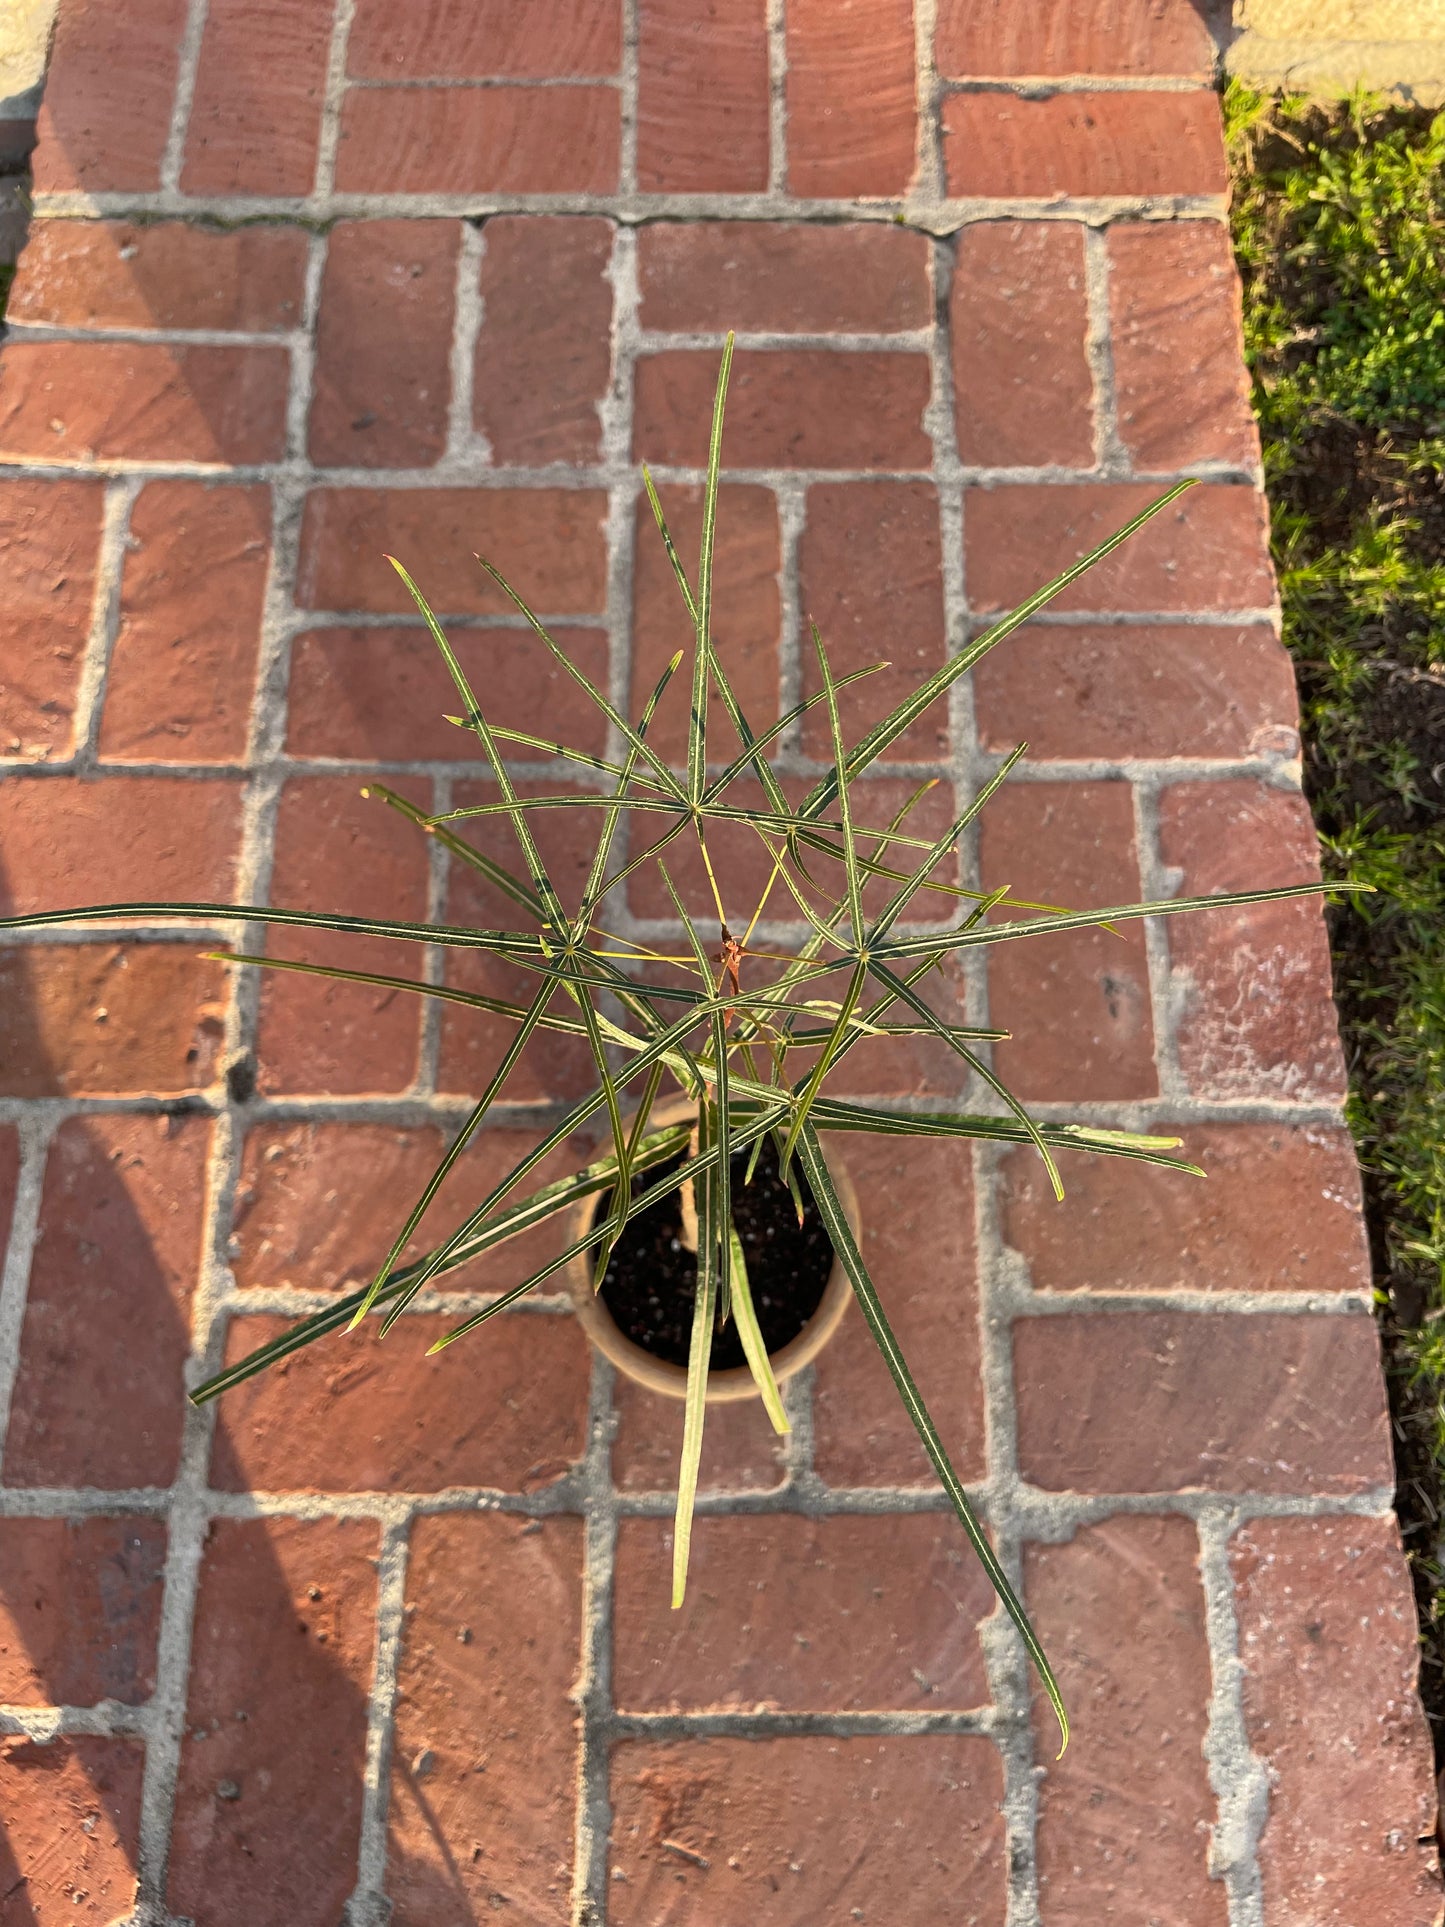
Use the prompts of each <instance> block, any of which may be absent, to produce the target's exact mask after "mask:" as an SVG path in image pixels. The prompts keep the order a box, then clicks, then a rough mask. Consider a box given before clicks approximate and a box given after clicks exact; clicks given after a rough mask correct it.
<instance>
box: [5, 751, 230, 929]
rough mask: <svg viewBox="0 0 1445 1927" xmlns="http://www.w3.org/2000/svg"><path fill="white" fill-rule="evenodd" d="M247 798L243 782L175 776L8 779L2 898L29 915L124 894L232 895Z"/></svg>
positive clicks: (9, 909)
mask: <svg viewBox="0 0 1445 1927" xmlns="http://www.w3.org/2000/svg"><path fill="white" fill-rule="evenodd" d="M240 800H241V799H240V793H239V789H238V787H237V785H236V784H235V783H234V782H230V781H222V780H207V781H205V782H189V781H187V780H186V779H184V778H180V777H174V776H108V777H101V778H99V779H97V780H95V781H89V782H87V781H85V780H83V779H80V778H76V777H69V776H63V777H50V778H39V777H37V778H35V779H33V780H31V781H28V782H27V781H26V780H25V779H24V778H17V779H16V780H14V781H12V782H8V783H5V784H3V785H0V848H3V850H4V852H5V859H4V867H3V871H0V905H3V906H4V913H5V915H7V916H25V915H28V914H29V913H31V912H33V911H37V910H68V909H71V908H74V907H77V906H79V905H81V904H86V903H107V902H114V901H116V900H117V898H120V897H124V898H125V899H126V900H130V899H131V898H162V897H164V898H167V899H169V900H172V901H194V900H196V899H201V900H204V901H209V902H216V901H218V900H219V901H226V900H227V899H229V897H230V895H231V890H232V886H233V882H234V876H235V869H234V865H235V858H236V846H237V841H238V837H239V832H240V823H239V816H240Z"/></svg>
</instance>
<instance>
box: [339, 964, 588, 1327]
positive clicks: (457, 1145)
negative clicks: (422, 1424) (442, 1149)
mask: <svg viewBox="0 0 1445 1927" xmlns="http://www.w3.org/2000/svg"><path fill="white" fill-rule="evenodd" d="M555 989H556V986H555V984H553V983H543V984H542V986H541V988H540V989H539V990H538V992H537V994H536V996H535V997H534V998H533V999H532V1003H531V1006H530V1008H529V1009H528V1010H527V1012H526V1014H525V1015H524V1017H523V1018H522V1021H521V1023H520V1024H518V1026H517V1028H516V1030H515V1032H514V1033H513V1035H512V1038H511V1040H510V1042H509V1043H508V1045H507V1048H506V1050H505V1051H504V1052H503V1053H502V1061H501V1063H500V1064H499V1065H498V1066H497V1068H496V1070H495V1071H494V1072H493V1073H492V1076H491V1079H490V1081H489V1082H488V1084H487V1087H486V1089H485V1090H484V1091H483V1092H482V1094H481V1096H480V1097H479V1098H478V1099H477V1101H476V1103H475V1104H474V1105H473V1107H472V1111H471V1115H470V1116H469V1117H468V1118H467V1121H466V1123H465V1124H463V1126H462V1128H461V1130H460V1131H458V1133H457V1135H456V1138H455V1139H454V1140H453V1142H452V1145H451V1147H450V1149H449V1150H448V1151H447V1154H446V1156H445V1157H444V1158H443V1159H442V1161H441V1163H440V1164H439V1165H438V1166H437V1168H436V1170H435V1171H433V1172H432V1174H431V1177H430V1178H429V1179H428V1180H427V1184H426V1188H425V1190H424V1191H423V1192H422V1194H421V1196H420V1198H418V1199H417V1201H416V1203H415V1205H413V1207H412V1209H411V1212H410V1214H409V1216H408V1217H407V1221H406V1223H405V1224H404V1225H403V1226H402V1228H401V1230H400V1231H399V1232H398V1233H397V1235H396V1238H395V1240H394V1242H393V1244H392V1247H391V1250H390V1251H389V1252H388V1253H387V1254H386V1260H385V1262H384V1263H383V1265H382V1267H381V1269H380V1270H379V1271H378V1272H377V1274H376V1276H375V1277H374V1278H373V1279H372V1281H371V1285H370V1287H369V1289H368V1290H367V1293H366V1296H365V1297H364V1298H363V1299H362V1301H361V1303H360V1305H358V1307H357V1309H356V1313H355V1316H354V1317H353V1318H352V1321H351V1329H352V1330H353V1331H354V1330H355V1328H356V1327H357V1326H358V1325H359V1324H360V1323H361V1321H362V1319H363V1318H364V1317H365V1316H366V1314H367V1313H368V1312H369V1311H370V1310H371V1308H372V1306H373V1305H374V1304H375V1303H376V1301H377V1298H378V1297H379V1295H380V1293H381V1289H382V1287H383V1285H385V1283H386V1281H387V1279H388V1278H389V1277H390V1275H391V1269H392V1266H393V1265H394V1264H395V1263H396V1262H397V1260H398V1259H399V1258H400V1257H401V1254H402V1252H403V1251H405V1249H406V1247H407V1245H408V1244H409V1243H410V1241H411V1235H412V1233H413V1232H414V1231H415V1230H416V1228H417V1226H418V1225H419V1224H420V1223H421V1221H422V1218H423V1217H424V1216H425V1215H426V1211H427V1208H428V1206H429V1205H430V1204H431V1201H432V1199H433V1198H434V1197H435V1196H436V1194H437V1192H438V1191H439V1190H440V1189H441V1187H442V1185H443V1184H444V1183H445V1182H446V1178H447V1174H448V1172H449V1171H451V1169H452V1168H453V1166H454V1165H455V1164H456V1161H457V1159H458V1158H459V1157H460V1156H461V1155H462V1153H463V1151H465V1150H466V1148H467V1146H468V1145H469V1144H470V1143H471V1141H472V1139H473V1138H474V1137H475V1136H476V1134H477V1131H478V1129H479V1128H480V1126H481V1123H482V1120H483V1118H485V1117H486V1115H487V1112H488V1111H489V1110H490V1109H491V1108H492V1105H493V1104H494V1103H495V1102H496V1100H497V1098H498V1097H499V1096H500V1094H501V1090H502V1086H503V1085H504V1084H505V1083H506V1081H507V1079H508V1078H509V1077H510V1076H511V1074H512V1072H513V1070H514V1069H515V1068H516V1064H517V1060H518V1059H519V1058H520V1057H521V1055H522V1052H523V1050H524V1049H525V1048H526V1044H527V1039H528V1038H529V1037H530V1036H531V1035H532V1032H533V1031H534V1030H535V1029H536V1028H537V1025H538V1023H539V1021H540V1020H541V1016H542V1012H543V1010H544V1009H545V1008H546V1006H547V1004H548V1002H549V1001H550V999H551V997H552V995H553V992H554V990H555ZM417 1289H418V1290H420V1286H418V1287H417ZM415 1295H416V1294H415V1292H412V1293H408V1292H405V1291H404V1292H402V1293H401V1294H400V1295H399V1297H398V1298H397V1300H396V1302H395V1303H394V1304H393V1306H392V1307H391V1309H390V1311H389V1312H388V1313H387V1315H386V1317H385V1318H384V1319H383V1320H382V1325H381V1335H382V1337H383V1338H385V1336H386V1334H387V1333H388V1332H389V1331H390V1330H391V1328H392V1326H393V1325H394V1324H395V1322H396V1320H397V1319H398V1318H399V1317H400V1315H401V1314H402V1312H403V1311H405V1309H406V1307H407V1306H408V1305H409V1304H410V1303H411V1300H412V1298H413V1297H414V1296H415Z"/></svg>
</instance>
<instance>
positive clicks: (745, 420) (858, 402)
mask: <svg viewBox="0 0 1445 1927" xmlns="http://www.w3.org/2000/svg"><path fill="white" fill-rule="evenodd" d="M716 387H717V356H716V354H714V352H713V351H712V350H711V349H703V350H698V349H683V348H678V349H671V350H668V351H666V352H664V353H662V354H655V355H644V356H643V357H642V359H641V360H640V361H639V362H638V364H637V399H636V410H635V415H634V426H633V438H632V439H633V447H634V449H635V451H636V453H637V454H638V455H639V456H640V457H641V458H642V459H643V460H645V461H649V462H655V463H658V464H659V465H661V464H662V463H676V464H677V465H679V466H687V467H690V468H702V467H704V466H705V465H706V462H707V441H708V425H709V423H710V421H711V419H712V401H713V393H714V391H715V389H716ZM928 393H929V371H928V362H927V360H926V359H925V358H924V356H922V355H909V354H892V353H881V354H880V353H874V352H868V351H857V352H848V353H839V352H837V351H836V350H832V349H817V348H792V349H788V350H787V351H781V350H767V349H764V350H761V351H759V350H752V351H749V350H746V349H744V350H743V351H741V352H740V353H739V354H737V355H736V356H735V357H734V358H733V368H732V381H731V384H730V386H729V388H728V414H727V428H726V431H725V433H724V437H723V464H724V466H725V467H727V468H882V469H888V468H926V467H928V466H929V464H930V463H931V461H932V447H931V444H930V442H929V440H928V437H927V435H926V434H925V433H924V431H923V411H924V409H925V408H926V407H927V406H928Z"/></svg>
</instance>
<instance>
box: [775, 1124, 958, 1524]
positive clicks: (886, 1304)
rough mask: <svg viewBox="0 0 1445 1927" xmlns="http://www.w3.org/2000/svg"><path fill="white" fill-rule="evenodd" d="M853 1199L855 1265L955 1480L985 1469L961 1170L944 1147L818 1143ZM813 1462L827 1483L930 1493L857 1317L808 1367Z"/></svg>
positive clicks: (899, 1407) (932, 1141)
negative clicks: (841, 1170) (839, 1160)
mask: <svg viewBox="0 0 1445 1927" xmlns="http://www.w3.org/2000/svg"><path fill="white" fill-rule="evenodd" d="M824 1149H825V1151H827V1152H828V1153H829V1154H834V1153H841V1154H842V1157H843V1160H844V1162H845V1163H846V1165H847V1168H848V1171H849V1173H850V1175H851V1176H852V1179H853V1183H854V1186H855V1188H856V1190H857V1193H858V1209H859V1213H860V1215H861V1217H862V1222H863V1235H862V1240H861V1245H862V1252H863V1259H864V1262H865V1263H866V1264H867V1266H868V1271H869V1275H870V1277H871V1278H872V1280H873V1283H874V1285H875V1286H876V1287H877V1291H878V1296H879V1299H880V1300H881V1302H882V1305H883V1310H884V1312H885V1313H886V1315H887V1318H888V1322H889V1324H890V1325H891V1326H892V1327H893V1331H894V1333H895V1335H896V1337H897V1339H898V1344H899V1347H900V1349H901V1350H902V1352H903V1355H904V1357H905V1358H906V1359H907V1360H908V1364H909V1367H910V1369H911V1370H912V1372H913V1376H914V1378H915V1379H916V1380H917V1382H918V1387H919V1390H920V1391H921V1392H922V1394H923V1397H924V1399H925V1401H926V1402H927V1405H928V1409H929V1412H930V1414H931V1415H932V1418H933V1421H934V1424H935V1425H936V1426H937V1427H938V1430H939V1433H940V1435H941V1437H942V1439H943V1443H944V1447H945V1449H946V1450H947V1452H948V1454H949V1456H950V1458H951V1459H952V1461H953V1465H954V1469H955V1470H956V1471H957V1473H958V1475H959V1477H960V1478H963V1479H978V1478H981V1477H982V1476H983V1473H984V1468H985V1459H984V1436H983V1386H982V1383H981V1380H980V1376H979V1369H980V1366H979V1356H980V1355H979V1333H978V1296H977V1293H978V1286H977V1279H976V1274H975V1270H974V1263H975V1260H974V1235H973V1166H972V1161H971V1157H970V1153H969V1148H968V1146H967V1144H965V1143H963V1142H961V1141H959V1140H957V1139H954V1140H949V1139H947V1138H917V1139H908V1138H896V1137H878V1138H873V1137H867V1136H863V1135H861V1134H859V1135H854V1134H853V1133H849V1134H848V1136H846V1137H831V1138H828V1139H826V1140H825V1143H824ZM813 1369H814V1372H815V1374H816V1389H815V1393H814V1430H815V1435H816V1436H815V1452H814V1461H815V1464H816V1466H817V1469H818V1471H819V1472H820V1473H821V1475H822V1476H823V1478H825V1479H826V1480H827V1481H828V1483H829V1484H830V1485H835V1486H850V1485H862V1486H869V1485H901V1484H907V1485H931V1484H933V1483H935V1474H934V1471H933V1468H932V1466H931V1465H930V1464H929V1462H928V1460H927V1458H926V1457H925V1456H924V1451H923V1447H922V1446H921V1445H920V1443H919V1441H918V1434H917V1433H916V1431H915V1430H914V1428H913V1424H912V1421H911V1420H910V1419H909V1417H908V1414H907V1412H906V1411H905V1410H904V1407H903V1402H902V1400H901V1399H900V1398H899V1396H898V1389H897V1387H896V1386H895V1385H894V1383H893V1379H892V1376H891V1374H890V1373H889V1371H888V1368H887V1366H886V1365H885V1364H884V1362H883V1358H882V1356H881V1354H880V1353H879V1351H878V1347H877V1345H876V1343H875V1342H874V1339H873V1336H872V1334H871V1333H870V1332H869V1330H868V1327H867V1326H866V1324H865V1323H864V1321H863V1317H862V1314H861V1313H858V1312H853V1311H850V1312H849V1314H848V1316H847V1317H846V1318H845V1319H844V1320H843V1323H842V1325H841V1326H840V1327H839V1329H838V1333H837V1336H836V1337H835V1338H834V1339H833V1340H832V1342H831V1343H830V1344H829V1345H828V1346H827V1347H826V1349H825V1350H824V1351H823V1352H822V1354H821V1355H820V1357H819V1359H818V1362H817V1364H816V1365H815V1366H814V1368H813Z"/></svg>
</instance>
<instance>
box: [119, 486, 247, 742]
mask: <svg viewBox="0 0 1445 1927" xmlns="http://www.w3.org/2000/svg"><path fill="white" fill-rule="evenodd" d="M270 555H271V492H270V490H269V489H266V488H216V487H213V486H211V485H210V484H208V483H205V482H152V483H151V484H150V485H149V487H147V488H146V489H144V490H143V491H142V493H141V495H140V497H139V499H138V500H137V502H136V505H135V508H134V510H133V511H132V514H131V524H130V540H129V542H128V543H127V548H126V558H125V574H124V578H123V582H122V588H121V613H120V629H119V632H118V634H117V636H116V640H115V648H114V650H113V652H112V655H111V660H110V670H109V673H108V675H107V677H106V685H105V709H104V712H103V715H102V719H101V730H100V753H101V756H102V757H103V758H104V759H106V760H107V761H109V762H147V763H154V762H161V763H169V762H177V763H181V762H184V763H210V762H216V763H237V762H240V761H241V759H242V758H243V757H244V755H245V753H246V738H247V733H248V730H249V726H250V720H251V695H252V690H253V687H254V684H255V680H256V655H257V651H258V649H259V647H260V639H261V613H262V604H263V600H264V597H265V593H266V573H267V568H268V565H269V562H270Z"/></svg>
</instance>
